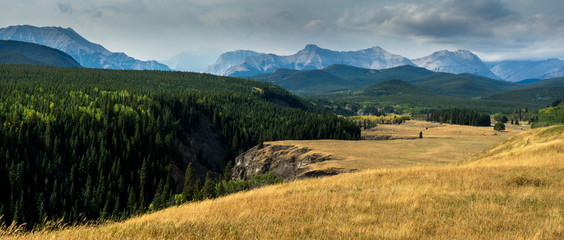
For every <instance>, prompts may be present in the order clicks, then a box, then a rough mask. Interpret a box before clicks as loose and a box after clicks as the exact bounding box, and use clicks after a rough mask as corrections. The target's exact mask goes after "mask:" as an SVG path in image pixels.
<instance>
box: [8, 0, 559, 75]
mask: <svg viewBox="0 0 564 240" xmlns="http://www.w3.org/2000/svg"><path fill="white" fill-rule="evenodd" d="M562 9H564V1H562V0H535V1H532V0H472V1H470V0H425V1H422V0H417V1H415V0H307V1H306V0H237V1H235V0H161V1H156V0H153V1H150V0H72V1H71V0H2V1H0V27H7V26H10V25H22V24H29V25H35V26H61V27H70V28H73V29H74V30H75V31H77V32H78V33H79V34H81V35H82V36H84V37H85V38H87V39H88V40H90V41H92V42H95V43H99V44H102V45H103V46H105V47H106V48H108V49H109V50H110V51H119V52H125V53H127V54H128V55H130V56H132V57H135V58H139V59H143V60H147V59H156V60H164V59H168V58H170V57H172V56H174V55H176V54H178V53H180V52H183V51H185V52H188V53H189V54H191V55H192V56H195V57H199V58H200V59H201V62H205V63H206V64H211V63H212V62H213V61H214V60H215V59H216V58H217V57H218V55H219V54H220V53H222V52H225V51H231V50H237V49H250V50H255V51H260V52H271V53H277V54H293V53H295V52H297V51H298V50H300V49H302V48H303V47H304V46H305V45H306V44H309V43H314V44H317V45H318V46H320V47H322V48H329V49H333V50H341V51H346V50H358V49H365V48H369V47H373V46H381V47H382V48H384V49H386V50H388V51H389V52H392V53H395V54H400V55H403V56H406V57H409V58H416V57H422V56H425V55H428V54H431V53H432V52H434V51H437V50H442V49H448V50H457V49H468V50H471V51H473V52H475V53H476V54H477V55H478V56H480V57H481V58H482V59H483V60H487V61H495V60H500V59H545V58H561V59H564V11H562Z"/></svg>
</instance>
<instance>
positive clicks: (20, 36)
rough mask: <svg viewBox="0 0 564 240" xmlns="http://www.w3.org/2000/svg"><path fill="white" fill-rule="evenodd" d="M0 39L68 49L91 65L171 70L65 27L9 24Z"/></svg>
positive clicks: (111, 67)
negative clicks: (115, 50) (131, 55)
mask: <svg viewBox="0 0 564 240" xmlns="http://www.w3.org/2000/svg"><path fill="white" fill-rule="evenodd" d="M0 40H15V41H22V42H29V43H35V44H40V45H44V46H48V47H51V48H55V49H58V50H61V51H63V52H65V53H66V54H68V55H70V56H71V57H72V58H74V59H75V60H76V61H77V62H78V63H80V65H82V66H83V67H88V68H109V69H134V70H170V68H169V67H168V66H166V65H164V64H161V63H158V62H156V61H141V60H137V59H134V58H132V57H129V56H127V55H126V54H124V53H114V52H110V51H109V50H107V49H106V48H104V47H103V46H101V45H99V44H96V43H92V42H90V41H88V40H87V39H85V38H84V37H82V36H81V35H80V34H78V33H77V32H76V31H74V30H73V29H72V28H63V27H35V26H30V25H18V26H9V27H6V28H1V29H0Z"/></svg>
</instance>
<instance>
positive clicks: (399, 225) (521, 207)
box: [15, 127, 564, 239]
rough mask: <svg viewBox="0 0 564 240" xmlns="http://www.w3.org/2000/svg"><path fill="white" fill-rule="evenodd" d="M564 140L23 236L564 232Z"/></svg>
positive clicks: (561, 132) (545, 134)
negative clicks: (462, 160) (450, 162)
mask: <svg viewBox="0 0 564 240" xmlns="http://www.w3.org/2000/svg"><path fill="white" fill-rule="evenodd" d="M563 139H564V128H563V127H552V128H543V129H538V130H532V131H529V132H526V133H523V134H521V135H518V136H515V137H513V138H510V139H509V140H507V141H505V142H504V143H501V144H499V145H497V146H496V147H493V148H491V149H490V150H488V151H485V152H484V153H483V154H482V155H479V156H477V157H476V158H474V159H472V160H471V161H469V162H467V163H463V164H458V165H448V166H442V167H412V168H396V169H379V170H368V171H363V172H358V173H351V174H342V175H337V176H333V177H326V178H318V179H308V180H302V181H296V182H292V183H286V184H281V185H275V186H270V187H266V188H261V189H256V190H253V191H249V192H243V193H238V194H234V195H231V196H227V197H224V198H219V199H215V200H208V201H203V202H198V203H191V204H186V205H182V206H179V207H173V208H169V209H165V210H163V211H159V212H156V213H153V214H148V215H144V216H139V217H137V218H133V219H130V220H127V221H124V222H119V223H106V224H102V225H93V226H78V227H70V228H67V229H64V230H56V231H49V230H46V231H42V232H36V233H34V234H31V235H29V234H24V235H19V236H16V237H15V238H21V239H54V238H56V239H120V238H121V239H126V238H127V239H165V238H166V239H179V238H180V239H202V238H207V239H259V238H260V239H297V238H300V239H335V238H338V239H351V238H357V239H358V238H361V239H362V238H369V239H375V238H378V239H380V238H385V239H562V238H564V181H562V179H564V169H563V167H564V166H563V164H562V161H561V160H562V159H563V158H564V140H563ZM531 151H532V153H531ZM539 154H540V155H539ZM537 156H538V157H537Z"/></svg>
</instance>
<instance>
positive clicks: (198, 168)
mask: <svg viewBox="0 0 564 240" xmlns="http://www.w3.org/2000/svg"><path fill="white" fill-rule="evenodd" d="M196 129H197V130H196V131H194V132H192V133H190V134H187V136H186V138H187V139H185V140H186V142H187V145H184V144H180V146H179V148H180V152H181V154H182V158H181V159H179V160H178V161H176V162H173V163H172V164H171V171H172V177H173V178H174V180H175V181H176V183H177V186H176V187H177V189H178V190H179V191H180V190H181V189H182V187H183V185H184V174H185V171H186V167H187V166H188V164H190V163H192V165H193V168H194V172H195V174H196V177H198V178H200V180H201V181H203V180H204V177H205V175H206V173H207V172H210V173H211V174H212V176H213V177H215V176H218V175H219V173H220V172H221V171H222V170H223V169H224V168H225V163H224V159H225V155H226V153H227V148H226V146H225V144H223V143H222V142H221V138H220V136H219V134H218V133H217V132H216V131H215V130H214V126H213V125H212V123H211V122H210V121H209V119H208V118H206V117H204V116H200V118H199V122H198V126H197V128H196Z"/></svg>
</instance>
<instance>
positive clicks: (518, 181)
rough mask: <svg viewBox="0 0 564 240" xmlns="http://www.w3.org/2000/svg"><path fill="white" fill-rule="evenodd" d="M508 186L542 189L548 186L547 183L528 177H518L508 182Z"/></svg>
mask: <svg viewBox="0 0 564 240" xmlns="http://www.w3.org/2000/svg"><path fill="white" fill-rule="evenodd" d="M507 185H509V186H519V187H524V186H535V187H541V186H544V185H546V182H545V181H544V180H542V179H539V178H533V177H527V176H516V177H513V178H511V179H509V180H508V181H507Z"/></svg>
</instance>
